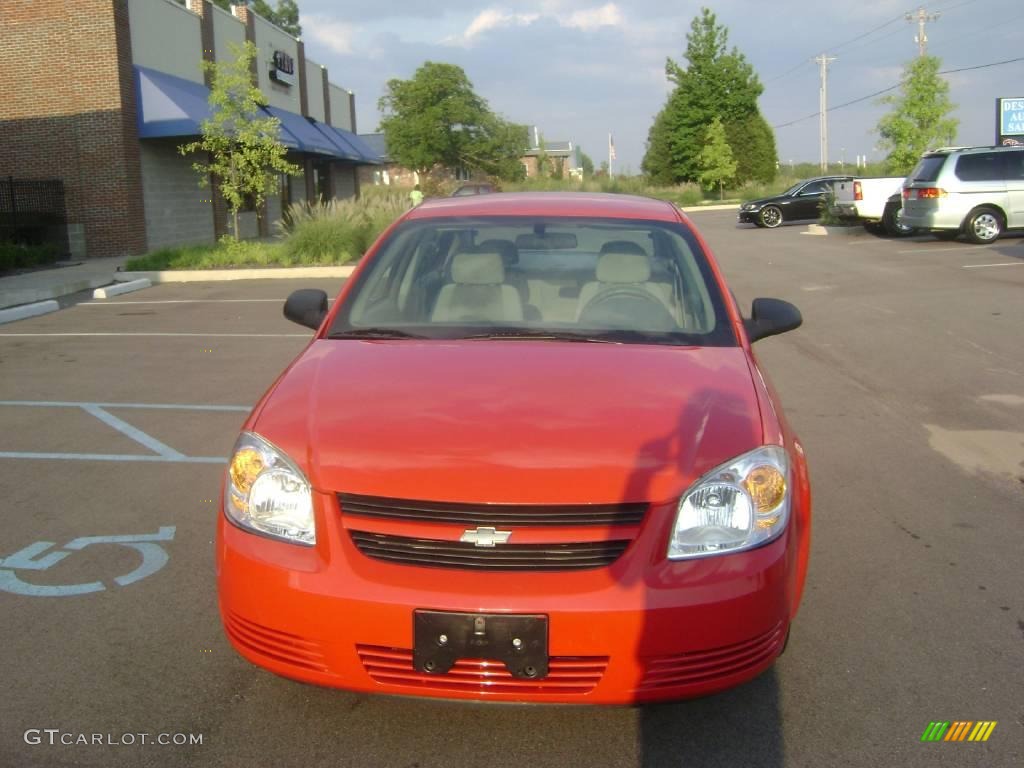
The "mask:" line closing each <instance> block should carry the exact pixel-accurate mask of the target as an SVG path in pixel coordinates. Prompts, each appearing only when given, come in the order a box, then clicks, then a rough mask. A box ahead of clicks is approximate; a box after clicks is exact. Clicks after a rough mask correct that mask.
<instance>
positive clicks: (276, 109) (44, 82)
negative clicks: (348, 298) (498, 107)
mask: <svg viewBox="0 0 1024 768" xmlns="http://www.w3.org/2000/svg"><path fill="white" fill-rule="evenodd" d="M246 40H251V41H252V42H253V43H255V45H256V47H257V51H258V54H257V60H256V63H255V67H254V69H255V71H254V73H253V76H254V78H255V79H256V81H257V83H258V85H259V88H260V90H261V91H262V92H263V94H264V95H265V96H266V97H267V101H268V106H267V108H266V109H267V111H268V112H269V113H270V114H272V115H274V116H275V117H277V118H279V119H280V121H281V141H282V143H284V144H285V145H286V146H287V147H288V149H289V153H288V158H289V160H291V161H292V162H294V163H296V164H297V165H299V166H300V167H301V168H302V175H301V176H297V177H283V178H282V179H281V183H280V190H279V193H278V194H276V195H273V196H271V197H270V198H269V199H268V201H267V204H266V208H265V210H264V211H261V212H260V213H261V214H262V215H257V212H256V211H249V212H246V213H244V214H243V215H242V222H241V226H240V229H241V234H242V236H244V237H253V236H257V235H260V234H268V233H269V231H270V226H271V222H273V221H274V220H276V219H278V218H280V215H281V210H282V206H283V205H286V204H288V203H289V202H298V201H302V200H306V199H312V198H314V197H317V196H319V197H322V198H333V197H339V198H344V197H350V196H353V195H356V194H358V189H359V179H358V169H359V167H360V166H362V165H367V164H373V163H375V162H377V159H376V156H375V155H374V153H373V151H372V149H370V148H369V147H368V146H367V145H366V144H364V143H363V142H362V140H361V139H359V137H358V136H357V135H356V133H355V130H356V119H355V101H354V97H353V95H352V94H351V93H350V92H349V91H347V90H345V89H344V88H341V87H339V86H337V85H335V84H334V83H331V82H330V80H329V79H328V73H327V70H326V68H325V67H323V66H321V65H319V64H317V63H316V62H314V61H312V60H311V59H309V58H307V57H306V55H305V49H304V45H303V43H302V42H301V41H299V40H297V39H295V38H293V37H291V36H290V35H288V34H287V33H285V32H283V31H282V30H280V29H278V28H277V27H275V26H274V25H272V24H270V23H269V22H267V21H266V20H264V19H262V18H260V17H259V16H257V15H256V14H254V13H252V12H251V11H250V10H249V8H248V7H247V6H246V5H244V4H243V5H236V6H233V7H232V13H230V14H229V13H227V12H226V11H223V10H221V9H220V8H218V7H217V6H215V5H213V4H212V3H211V2H209V0H187V7H186V6H185V5H182V4H180V3H177V2H174V1H173V0H74V2H43V1H42V0H2V12H0V135H2V136H3V141H0V176H4V177H6V176H13V177H16V178H23V179H61V180H62V181H63V184H64V190H65V195H66V198H65V202H66V208H67V220H68V235H69V242H70V248H71V252H72V254H73V255H74V256H76V257H83V256H90V257H98V256H114V255H122V254H138V253H144V252H146V251H148V250H153V249H154V248H159V247H162V246H168V245H178V244H184V243H202V242H213V241H214V240H215V238H216V237H218V236H219V235H220V234H223V233H224V232H225V231H226V230H227V226H228V223H227V222H228V217H227V210H226V207H225V206H224V205H223V202H222V201H221V200H220V199H219V198H218V197H217V196H216V195H215V194H211V190H210V188H208V187H207V188H205V189H201V188H199V186H198V184H197V176H196V172H195V171H194V170H193V168H192V163H193V162H194V158H187V157H183V156H181V154H180V153H179V152H178V147H179V146H180V145H181V144H182V143H185V142H187V141H190V140H192V139H194V138H195V137H196V136H197V135H198V133H199V123H200V122H201V121H202V119H203V118H204V117H206V116H207V115H208V114H209V111H208V106H207V101H206V99H207V96H208V93H209V91H208V89H207V87H206V86H207V84H206V82H205V81H204V75H203V72H202V70H201V68H200V62H201V61H202V60H204V59H205V60H218V59H226V58H228V57H229V56H230V50H229V44H230V43H236V44H241V43H243V42H244V41H246ZM214 201H216V202H214Z"/></svg>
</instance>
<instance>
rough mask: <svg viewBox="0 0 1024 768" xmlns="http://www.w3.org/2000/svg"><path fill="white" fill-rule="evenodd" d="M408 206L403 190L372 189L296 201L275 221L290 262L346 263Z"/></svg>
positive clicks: (367, 246) (360, 254)
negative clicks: (339, 197) (358, 193)
mask: <svg viewBox="0 0 1024 768" xmlns="http://www.w3.org/2000/svg"><path fill="white" fill-rule="evenodd" d="M408 209H409V201H408V197H407V194H405V193H403V191H401V190H391V189H382V188H379V187H378V188H373V191H372V192H370V191H369V190H368V191H367V192H366V193H363V195H362V196H361V197H359V198H350V199H348V200H331V201H328V202H326V203H318V204H312V205H311V204H309V203H296V204H293V205H291V206H289V208H288V210H287V212H286V214H285V216H284V218H283V219H282V220H281V221H279V222H277V223H276V225H275V226H276V228H277V230H278V232H279V233H280V234H281V235H283V236H284V238H285V239H284V241H283V243H282V248H283V249H284V256H285V259H286V260H287V262H288V263H291V264H346V263H348V262H350V261H357V260H358V259H359V258H360V257H361V256H362V255H363V254H364V253H365V252H366V250H367V249H368V248H369V247H370V245H372V244H373V241H374V240H376V239H377V237H378V236H379V235H380V234H381V232H383V231H384V230H385V229H387V228H388V226H390V224H391V223H392V222H393V221H394V220H395V219H396V218H397V217H398V216H400V215H402V214H403V213H405V212H406V211H407V210H408Z"/></svg>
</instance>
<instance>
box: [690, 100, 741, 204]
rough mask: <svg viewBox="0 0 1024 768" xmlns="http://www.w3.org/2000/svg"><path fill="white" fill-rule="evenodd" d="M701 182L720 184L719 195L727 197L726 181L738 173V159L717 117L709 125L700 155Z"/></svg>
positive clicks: (711, 184)
mask: <svg viewBox="0 0 1024 768" xmlns="http://www.w3.org/2000/svg"><path fill="white" fill-rule="evenodd" d="M698 163H699V166H700V180H701V183H703V184H707V185H710V186H714V185H715V184H717V185H718V192H719V196H720V198H721V199H722V200H724V199H725V182H727V181H729V180H730V179H732V178H733V177H734V176H735V175H736V167H737V166H736V160H735V159H733V156H732V149H730V148H729V142H728V141H727V140H726V138H725V128H724V127H723V126H722V121H721V120H719V119H718V118H717V117H716V118H715V119H714V120H713V121H712V122H711V125H710V126H708V129H707V131H706V132H705V136H704V148H703V149H702V150H701V151H700V155H699V157H698Z"/></svg>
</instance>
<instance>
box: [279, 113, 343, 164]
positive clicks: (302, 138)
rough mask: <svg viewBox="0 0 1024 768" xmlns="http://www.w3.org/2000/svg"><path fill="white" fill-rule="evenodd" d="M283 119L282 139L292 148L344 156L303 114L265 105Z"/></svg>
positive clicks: (319, 153)
mask: <svg viewBox="0 0 1024 768" xmlns="http://www.w3.org/2000/svg"><path fill="white" fill-rule="evenodd" d="M263 109H264V110H265V111H266V112H268V113H270V114H271V115H273V116H274V117H276V118H277V119H278V120H280V121H281V141H282V143H284V144H286V145H287V146H289V147H291V148H292V149H299V150H301V151H303V152H311V153H313V154H317V155H328V156H330V157H344V156H343V155H342V154H341V153H340V152H339V150H338V148H337V147H336V146H335V145H334V144H333V143H332V142H331V140H330V139H328V138H327V137H326V136H324V135H323V134H322V133H321V132H320V131H318V130H317V129H316V126H315V125H314V124H313V123H312V122H311V121H310V120H309V119H308V118H305V117H303V116H302V115H298V114H296V113H294V112H288V111H286V110H283V109H278V108H277V107H264V108H263Z"/></svg>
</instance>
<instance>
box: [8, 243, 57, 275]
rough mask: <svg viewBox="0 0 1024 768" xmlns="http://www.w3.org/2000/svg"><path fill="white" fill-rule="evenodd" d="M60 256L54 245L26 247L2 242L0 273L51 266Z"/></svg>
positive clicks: (45, 244) (44, 244)
mask: <svg viewBox="0 0 1024 768" xmlns="http://www.w3.org/2000/svg"><path fill="white" fill-rule="evenodd" d="M59 255H60V251H59V249H58V248H57V246H55V245H53V244H52V243H43V244H41V245H24V244H22V243H6V242H0V272H6V271H8V270H13V269H29V268H31V267H38V266H41V265H43V264H51V263H53V262H54V261H56V260H57V257H58V256H59Z"/></svg>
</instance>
